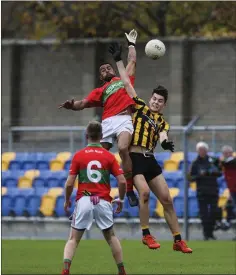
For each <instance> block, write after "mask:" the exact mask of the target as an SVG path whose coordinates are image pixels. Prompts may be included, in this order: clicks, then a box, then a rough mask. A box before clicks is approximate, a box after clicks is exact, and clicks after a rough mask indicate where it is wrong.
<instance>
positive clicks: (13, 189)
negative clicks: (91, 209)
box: [7, 187, 20, 197]
mask: <svg viewBox="0 0 236 275" xmlns="http://www.w3.org/2000/svg"><path fill="white" fill-rule="evenodd" d="M19 194H20V188H18V187H10V188H7V195H8V196H10V197H15V196H18V195H19Z"/></svg>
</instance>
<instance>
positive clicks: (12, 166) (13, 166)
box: [8, 160, 21, 171]
mask: <svg viewBox="0 0 236 275" xmlns="http://www.w3.org/2000/svg"><path fill="white" fill-rule="evenodd" d="M8 169H9V170H11V171H14V170H21V161H19V160H12V161H10V163H9V167H8Z"/></svg>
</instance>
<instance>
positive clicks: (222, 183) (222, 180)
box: [217, 175, 227, 189]
mask: <svg viewBox="0 0 236 275" xmlns="http://www.w3.org/2000/svg"><path fill="white" fill-rule="evenodd" d="M217 183H218V186H219V188H223V189H225V188H227V183H226V180H225V177H224V175H223V176H221V177H219V178H217Z"/></svg>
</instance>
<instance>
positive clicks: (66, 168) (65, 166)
mask: <svg viewBox="0 0 236 275" xmlns="http://www.w3.org/2000/svg"><path fill="white" fill-rule="evenodd" d="M70 164H71V160H67V161H66V162H65V164H64V170H69V169H70Z"/></svg>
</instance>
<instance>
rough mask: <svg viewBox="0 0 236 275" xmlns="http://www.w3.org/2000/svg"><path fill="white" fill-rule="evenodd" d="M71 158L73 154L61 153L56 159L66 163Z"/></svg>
mask: <svg viewBox="0 0 236 275" xmlns="http://www.w3.org/2000/svg"><path fill="white" fill-rule="evenodd" d="M70 157H71V152H60V153H58V154H57V156H56V159H57V160H61V161H62V162H63V161H64V162H65V161H66V160H68V159H70Z"/></svg>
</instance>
